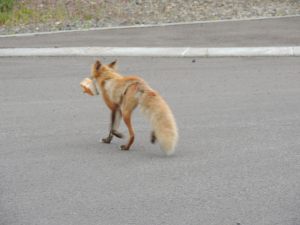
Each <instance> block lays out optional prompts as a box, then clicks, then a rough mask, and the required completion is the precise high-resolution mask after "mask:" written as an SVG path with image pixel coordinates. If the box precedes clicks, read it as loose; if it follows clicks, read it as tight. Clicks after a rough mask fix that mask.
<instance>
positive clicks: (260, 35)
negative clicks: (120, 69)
mask: <svg viewBox="0 0 300 225" xmlns="http://www.w3.org/2000/svg"><path fill="white" fill-rule="evenodd" d="M299 27H300V16H296V17H290V18H278V19H263V20H250V21H235V22H216V23H200V24H193V25H178V26H166V27H152V28H131V29H114V30H102V31H89V32H72V33H59V34H51V35H37V36H33V37H9V38H0V48H24V47H84V46H103V47H144V46H146V47H260V46H299V45H300V38H299V37H300V29H299Z"/></svg>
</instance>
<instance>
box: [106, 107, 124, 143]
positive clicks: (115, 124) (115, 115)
mask: <svg viewBox="0 0 300 225" xmlns="http://www.w3.org/2000/svg"><path fill="white" fill-rule="evenodd" d="M121 117H122V115H121V111H120V109H116V110H113V111H112V112H111V125H110V130H109V134H108V136H107V137H106V138H103V139H102V142H103V143H106V144H109V143H110V142H111V140H112V139H113V136H116V137H117V138H123V134H122V133H120V132H118V131H117V129H118V128H119V126H120V121H121Z"/></svg>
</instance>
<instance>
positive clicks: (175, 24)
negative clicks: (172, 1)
mask: <svg viewBox="0 0 300 225" xmlns="http://www.w3.org/2000/svg"><path fill="white" fill-rule="evenodd" d="M294 17H300V14H297V15H289V16H273V17H254V18H241V19H225V20H206V21H191V22H178V23H160V24H140V25H129V26H115V27H95V28H88V29H74V30H59V31H46V32H33V33H22V34H7V35H0V38H10V37H31V36H37V35H49V34H50V35H51V34H60V33H71V32H85V31H102V30H116V29H133V28H152V27H167V26H180V25H194V24H207V23H224V22H243V21H255V20H271V19H272V20H274V19H284V18H294Z"/></svg>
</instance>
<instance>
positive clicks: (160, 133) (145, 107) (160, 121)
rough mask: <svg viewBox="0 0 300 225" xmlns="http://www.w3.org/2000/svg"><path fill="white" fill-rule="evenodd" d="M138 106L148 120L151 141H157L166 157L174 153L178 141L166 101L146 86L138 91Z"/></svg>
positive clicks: (172, 117) (175, 127)
mask: <svg viewBox="0 0 300 225" xmlns="http://www.w3.org/2000/svg"><path fill="white" fill-rule="evenodd" d="M139 105H140V107H141V111H142V113H143V114H145V115H146V117H148V118H149V120H150V123H151V126H152V129H153V133H152V141H153V142H154V141H155V139H157V140H158V142H159V144H160V146H161V148H162V149H163V150H164V152H165V153H166V154H167V155H171V154H173V153H174V151H175V146H176V144H177V139H178V131H177V125H176V121H175V118H174V115H173V113H172V111H171V109H170V107H169V106H168V104H167V103H166V101H165V100H164V99H163V98H162V97H161V96H160V95H159V94H158V93H157V92H155V91H153V90H152V89H150V87H148V85H145V86H144V85H143V87H142V88H141V89H140V96H139Z"/></svg>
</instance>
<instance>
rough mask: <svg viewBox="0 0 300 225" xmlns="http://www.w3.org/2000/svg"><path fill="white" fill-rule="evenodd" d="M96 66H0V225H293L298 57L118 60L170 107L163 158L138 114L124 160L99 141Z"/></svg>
mask: <svg viewBox="0 0 300 225" xmlns="http://www.w3.org/2000/svg"><path fill="white" fill-rule="evenodd" d="M94 60H95V58H92V57H86V58H79V57H78V58H67V57H66V58H63V57H62V58H58V57H57V58H46V57H44V58H30V57H28V58H2V59H1V61H0V67H1V70H0V89H1V92H0V93H1V95H0V115H1V117H0V124H1V130H0V132H1V133H0V180H1V182H0V224H1V225H33V224H38V225H57V224H64V225H73V224H89V225H93V224H95V225H98V224H109V225H119V224H120V225H121V224H122V225H124V224H143V225H153V224H168V225H169V224H170V225H182V224H188V225H194V224H207V225H237V224H240V225H283V224H284V225H298V224H300V216H299V215H300V191H299V190H300V171H299V165H300V156H299V149H300V139H299V136H300V64H299V58H288V57H286V58H214V59H204V58H203V59H195V60H196V61H195V62H194V63H193V62H192V59H176V58H172V59H170V58H119V59H118V60H119V70H120V71H121V72H122V73H124V74H139V75H141V76H142V77H143V78H144V79H145V80H147V81H148V82H149V84H150V85H151V86H152V87H153V88H155V89H156V90H158V91H160V92H161V94H162V95H163V96H164V97H165V99H166V100H167V101H168V102H169V104H170V106H171V108H172V109H173V111H174V114H175V116H176V119H177V122H178V127H179V134H180V139H179V144H178V147H177V150H176V152H175V155H173V156H171V157H167V156H165V155H164V153H163V152H162V151H161V150H160V149H159V146H157V145H151V144H150V127H149V124H148V122H147V120H145V119H144V118H143V116H142V115H141V114H140V112H139V110H137V111H136V112H135V116H134V119H133V123H134V127H135V131H136V141H135V143H134V145H133V147H132V150H131V151H121V150H119V149H118V147H119V145H121V144H122V143H123V141H124V140H119V139H114V141H113V143H112V144H110V145H107V144H103V143H100V142H98V140H99V139H100V138H101V137H104V136H105V135H106V134H107V130H108V126H109V120H108V119H109V111H108V110H107V108H106V107H105V105H104V103H103V101H102V100H101V97H99V96H97V97H90V96H87V95H84V94H82V93H81V90H80V87H79V82H80V81H81V80H82V79H83V78H84V77H85V76H86V75H88V74H89V71H90V64H91V63H92V62H93V61H94ZM103 60H104V61H105V62H110V61H111V60H113V59H109V58H105V59H103ZM121 130H122V131H123V132H126V129H125V127H124V126H122V127H121Z"/></svg>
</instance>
